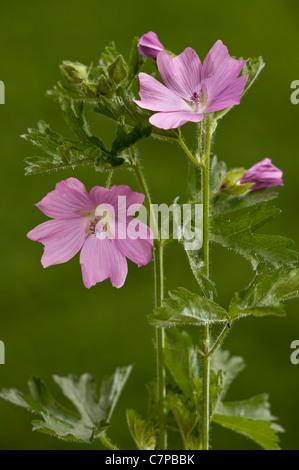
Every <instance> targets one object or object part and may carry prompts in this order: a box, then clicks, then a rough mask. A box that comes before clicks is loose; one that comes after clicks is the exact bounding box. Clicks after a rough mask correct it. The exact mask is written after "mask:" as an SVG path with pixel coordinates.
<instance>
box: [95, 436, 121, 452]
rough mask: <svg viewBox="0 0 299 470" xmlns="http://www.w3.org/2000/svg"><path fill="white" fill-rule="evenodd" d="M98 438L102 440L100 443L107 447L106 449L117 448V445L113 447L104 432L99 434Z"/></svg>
mask: <svg viewBox="0 0 299 470" xmlns="http://www.w3.org/2000/svg"><path fill="white" fill-rule="evenodd" d="M99 437H100V440H101V442H102V444H103V445H104V446H105V447H107V449H109V450H119V449H118V448H117V447H115V446H114V445H113V444H112V443H111V442H110V441H109V439H108V438H107V437H106V436H105V435H104V434H101V435H100V436H99Z"/></svg>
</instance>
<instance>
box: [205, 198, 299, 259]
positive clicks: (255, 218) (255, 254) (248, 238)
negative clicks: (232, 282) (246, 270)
mask: <svg viewBox="0 0 299 470" xmlns="http://www.w3.org/2000/svg"><path fill="white" fill-rule="evenodd" d="M280 213H281V211H280V210H279V209H277V208H276V207H268V206H267V205H266V204H261V205H259V206H257V207H254V208H253V209H251V210H250V211H249V212H247V213H246V214H243V215H241V216H240V217H239V218H238V219H233V220H232V219H231V220H230V219H227V218H221V219H220V218H217V219H215V218H214V219H211V241H212V242H214V243H218V244H220V245H222V246H224V247H226V248H229V249H232V250H234V251H236V252H237V253H239V254H241V255H243V256H244V257H245V258H246V259H248V260H249V261H250V262H251V264H252V266H253V267H254V268H256V267H257V265H258V263H259V261H260V260H263V261H266V262H268V263H270V264H272V265H274V266H281V265H283V264H287V265H292V264H293V263H295V262H296V261H297V259H298V255H297V253H296V252H295V251H292V250H290V249H289V248H290V247H291V246H292V245H293V241H292V240H289V239H288V238H285V237H281V236H279V235H260V234H256V233H255V232H256V231H257V230H258V229H259V228H261V227H263V226H264V225H265V224H266V223H268V222H270V221H271V220H273V219H274V218H275V217H277V216H278V215H279V214H280Z"/></svg>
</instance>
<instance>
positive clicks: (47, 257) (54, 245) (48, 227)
mask: <svg viewBox="0 0 299 470" xmlns="http://www.w3.org/2000/svg"><path fill="white" fill-rule="evenodd" d="M87 229H88V220H87V218H85V217H77V218H74V219H67V220H65V221H64V220H58V219H56V220H48V221H47V222H44V223H43V224H41V225H39V226H38V227H36V228H35V229H33V230H31V232H29V233H28V235H27V236H28V238H29V239H30V240H33V241H35V242H40V243H42V244H43V245H44V247H45V250H44V254H43V257H42V265H43V267H44V268H47V267H49V266H52V265H54V264H61V263H66V262H67V261H69V260H70V259H71V258H73V257H74V256H75V255H76V254H77V253H78V251H79V250H80V249H81V248H82V245H83V244H84V242H85V240H86V237H87Z"/></svg>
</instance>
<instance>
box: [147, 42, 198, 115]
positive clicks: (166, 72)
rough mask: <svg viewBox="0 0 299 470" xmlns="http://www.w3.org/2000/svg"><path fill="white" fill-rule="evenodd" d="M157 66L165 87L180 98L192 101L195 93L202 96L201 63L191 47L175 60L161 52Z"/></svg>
mask: <svg viewBox="0 0 299 470" xmlns="http://www.w3.org/2000/svg"><path fill="white" fill-rule="evenodd" d="M157 66H158V69H159V72H160V75H161V77H162V80H163V82H164V83H165V85H166V86H167V87H168V88H169V89H170V90H172V91H173V92H174V93H176V94H177V95H178V96H180V97H182V98H184V99H185V100H187V101H190V98H191V97H192V96H193V95H194V93H197V94H198V95H200V93H201V83H200V82H201V62H200V59H199V57H198V55H197V54H196V52H195V51H194V50H193V49H191V47H188V48H187V49H185V50H184V52H182V53H181V54H180V55H178V56H176V57H174V58H172V57H170V56H169V54H167V52H161V53H160V54H159V55H158V57H157ZM154 111H156V110H154ZM157 111H158V110H157ZM169 111H170V110H169Z"/></svg>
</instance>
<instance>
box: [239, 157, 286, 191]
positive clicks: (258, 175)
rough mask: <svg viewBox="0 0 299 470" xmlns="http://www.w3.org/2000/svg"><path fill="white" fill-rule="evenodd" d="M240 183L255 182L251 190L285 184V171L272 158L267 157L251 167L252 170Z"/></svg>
mask: <svg viewBox="0 0 299 470" xmlns="http://www.w3.org/2000/svg"><path fill="white" fill-rule="evenodd" d="M240 183H241V184H246V183H254V186H252V188H251V191H258V190H259V189H266V188H273V187H274V186H283V185H284V183H283V172H282V171H281V170H280V169H279V168H277V167H276V166H275V165H273V163H272V160H270V158H265V160H263V161H261V162H259V163H257V164H256V165H254V166H253V167H252V168H250V170H249V171H248V172H247V173H246V174H245V175H244V176H243V178H242V179H241V181H240Z"/></svg>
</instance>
